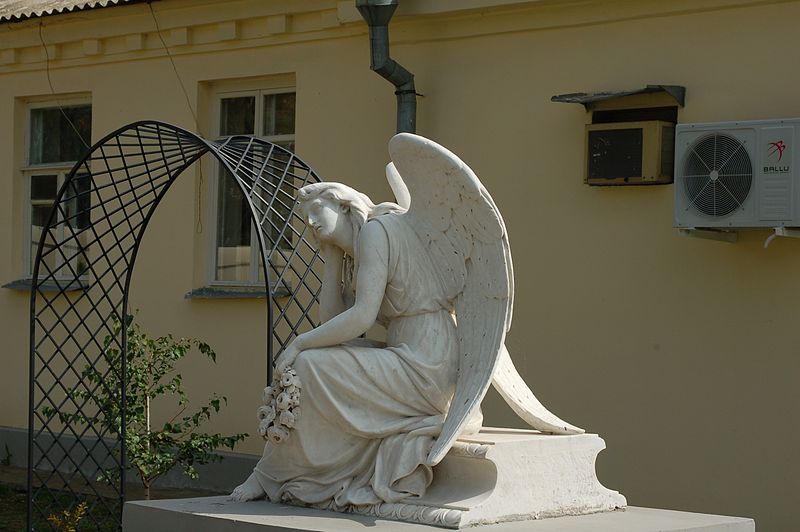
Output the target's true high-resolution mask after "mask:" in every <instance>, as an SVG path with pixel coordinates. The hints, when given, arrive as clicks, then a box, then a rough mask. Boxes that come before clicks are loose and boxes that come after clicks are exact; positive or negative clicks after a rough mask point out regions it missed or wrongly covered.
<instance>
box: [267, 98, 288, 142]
mask: <svg viewBox="0 0 800 532" xmlns="http://www.w3.org/2000/svg"><path fill="white" fill-rule="evenodd" d="M294 101H295V94H294V93H293V92H287V93H283V94H266V95H264V120H263V123H264V129H263V135H265V136H272V135H294Z"/></svg>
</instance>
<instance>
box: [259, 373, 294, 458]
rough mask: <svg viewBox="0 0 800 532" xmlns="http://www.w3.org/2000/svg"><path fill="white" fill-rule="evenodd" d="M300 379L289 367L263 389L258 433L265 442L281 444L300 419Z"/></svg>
mask: <svg viewBox="0 0 800 532" xmlns="http://www.w3.org/2000/svg"><path fill="white" fill-rule="evenodd" d="M300 388H301V385H300V379H299V378H298V377H297V372H296V371H295V370H294V369H292V367H291V366H289V367H287V368H286V370H285V371H284V372H283V374H282V375H281V376H280V378H278V377H277V375H276V376H275V378H274V379H273V381H272V385H270V386H267V387H266V388H264V395H263V396H262V397H261V400H262V401H263V403H264V404H263V405H262V406H260V407H259V408H258V412H257V416H258V433H259V434H260V435H261V437H262V438H264V439H265V440H267V441H270V442H272V443H281V442H283V441H285V440H286V439H288V438H289V435H290V434H291V430H292V429H293V428H294V426H295V423H297V420H298V419H299V418H300Z"/></svg>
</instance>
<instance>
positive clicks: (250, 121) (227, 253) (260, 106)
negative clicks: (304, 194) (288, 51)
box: [215, 91, 295, 284]
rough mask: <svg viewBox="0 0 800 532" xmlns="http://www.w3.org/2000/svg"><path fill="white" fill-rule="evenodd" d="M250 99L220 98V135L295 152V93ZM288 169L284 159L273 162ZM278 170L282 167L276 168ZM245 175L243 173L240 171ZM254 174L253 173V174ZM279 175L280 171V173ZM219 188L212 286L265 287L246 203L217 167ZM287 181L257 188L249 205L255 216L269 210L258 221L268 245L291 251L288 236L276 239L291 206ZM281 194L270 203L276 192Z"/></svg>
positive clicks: (257, 93)
mask: <svg viewBox="0 0 800 532" xmlns="http://www.w3.org/2000/svg"><path fill="white" fill-rule="evenodd" d="M254 94H255V95H254V96H230V97H227V96H223V97H221V98H220V100H219V101H220V107H219V109H220V117H219V119H220V122H219V124H220V135H221V136H229V135H237V134H245V135H252V134H257V135H259V137H261V138H263V139H264V140H267V141H269V142H274V143H275V144H278V145H280V146H282V147H284V148H286V149H287V150H289V151H292V152H293V151H294V147H295V145H294V127H295V94H294V93H293V92H284V93H267V92H266V91H254ZM276 158H277V159H278V160H279V161H280V162H282V163H283V164H287V163H288V162H289V161H288V159H289V158H288V156H287V157H276ZM279 164H280V163H279ZM243 170H247V168H243ZM251 170H252V173H253V174H254V173H256V172H257V170H258V169H257V168H254V169H251ZM278 170H280V169H278ZM218 176H219V179H218V185H217V220H216V229H217V232H216V249H215V261H216V264H215V280H217V281H223V282H231V283H241V284H251V283H258V282H259V281H263V273H262V271H261V270H262V267H261V260H260V256H261V254H260V253H259V249H258V242H257V233H255V229H254V224H253V220H252V219H251V214H250V207H249V205H248V203H247V198H246V197H245V195H244V194H243V193H242V191H241V189H240V188H239V186H238V185H237V183H236V181H235V179H234V177H233V175H231V174H230V173H229V172H228V171H227V170H225V168H224V167H223V166H222V165H219V170H218ZM290 179H291V178H290V177H287V178H286V180H285V181H284V182H282V183H280V184H278V183H275V184H274V185H272V186H271V187H270V186H268V185H267V186H265V185H264V184H262V185H260V186H257V187H256V188H255V190H254V191H253V194H252V198H251V200H252V201H253V204H254V206H255V208H256V210H257V211H259V212H265V211H266V210H267V208H268V207H269V206H270V205H271V207H272V212H271V214H270V215H269V216H266V217H260V220H258V221H257V222H261V223H262V224H263V225H262V227H263V228H264V231H265V233H266V236H267V238H268V239H270V240H271V242H267V243H266V244H267V245H270V244H271V243H277V246H274V247H280V248H283V249H285V248H287V247H289V246H291V235H288V234H284V235H282V236H281V235H280V229H281V228H282V227H283V223H284V220H283V219H282V218H286V217H288V212H289V208H290V207H291V205H292V204H293V202H294V198H293V189H292V188H291V186H290V181H289V180H290ZM276 187H277V188H279V189H280V190H281V191H282V193H281V194H279V196H280V197H279V198H276V199H274V200H273V199H271V198H272V195H273V194H274V191H275V188H276Z"/></svg>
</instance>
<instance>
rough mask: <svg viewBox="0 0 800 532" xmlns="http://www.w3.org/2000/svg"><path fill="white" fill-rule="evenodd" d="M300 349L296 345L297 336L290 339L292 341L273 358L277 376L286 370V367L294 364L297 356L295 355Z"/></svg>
mask: <svg viewBox="0 0 800 532" xmlns="http://www.w3.org/2000/svg"><path fill="white" fill-rule="evenodd" d="M300 351H301V350H300V348H299V346H298V345H297V338H295V339H294V340H292V343H290V344H289V345H288V346H286V349H284V350H283V352H282V353H281V354H280V355H279V356H278V358H277V359H276V360H275V375H277V376H278V378H280V377H281V375H283V372H284V371H286V368H287V367H289V366H291V365H292V364H294V361H295V359H296V358H297V355H299V354H300Z"/></svg>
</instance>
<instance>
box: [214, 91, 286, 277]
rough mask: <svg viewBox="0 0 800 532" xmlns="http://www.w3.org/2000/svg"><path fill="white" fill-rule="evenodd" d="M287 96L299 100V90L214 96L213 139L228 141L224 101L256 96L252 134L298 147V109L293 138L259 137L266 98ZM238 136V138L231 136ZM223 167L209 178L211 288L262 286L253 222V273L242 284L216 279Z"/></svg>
mask: <svg viewBox="0 0 800 532" xmlns="http://www.w3.org/2000/svg"><path fill="white" fill-rule="evenodd" d="M286 93H294V94H295V98H297V88H296V87H295V86H294V85H283V86H275V87H268V88H253V89H243V90H219V91H217V92H215V93H214V96H213V108H212V113H211V117H212V132H213V138H227V137H223V136H222V135H221V134H220V118H221V113H222V100H223V99H227V98H239V97H243V96H253V97H255V107H254V110H253V112H254V114H255V117H254V121H253V134H254V135H256V136H257V137H258V138H260V139H263V140H266V141H267V142H273V143H278V142H294V143H295V149H296V146H297V141H296V137H297V122H296V118H297V115H296V110H295V133H294V134H292V135H258V132H259V131H263V125H264V124H263V120H264V112H263V111H264V108H263V107H264V96H268V95H270V94H286ZM232 136H235V135H232ZM219 169H220V166H219V164H218V163H216V162H215V164H214V165H213V166H212V168H211V179H209V190H210V194H209V195H208V197H209V198H210V201H209V209H208V214H209V218H208V220H209V222H210V223H209V226H210V230H209V232H208V233H209V242H208V251H209V253H208V259H207V264H208V266H209V267H208V274H207V278H208V281H207V283H208V285H209V286H221V287H247V288H252V287H260V286H262V285H263V284H264V279H263V278H262V276H261V272H262V268H261V253H260V251H259V244H258V233H257V231H258V229H257V228H256V227H255V224H254V223H253V222H252V221H251V228H250V270H249V272H248V279H247V280H246V281H245V280H241V281H224V280H218V279H217V259H218V257H219V253H218V251H217V241H218V239H217V236H218V235H217V227H218V222H219V221H218V220H217V215H218V205H219V179H220V170H219ZM270 254H271V250H267V255H270Z"/></svg>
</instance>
